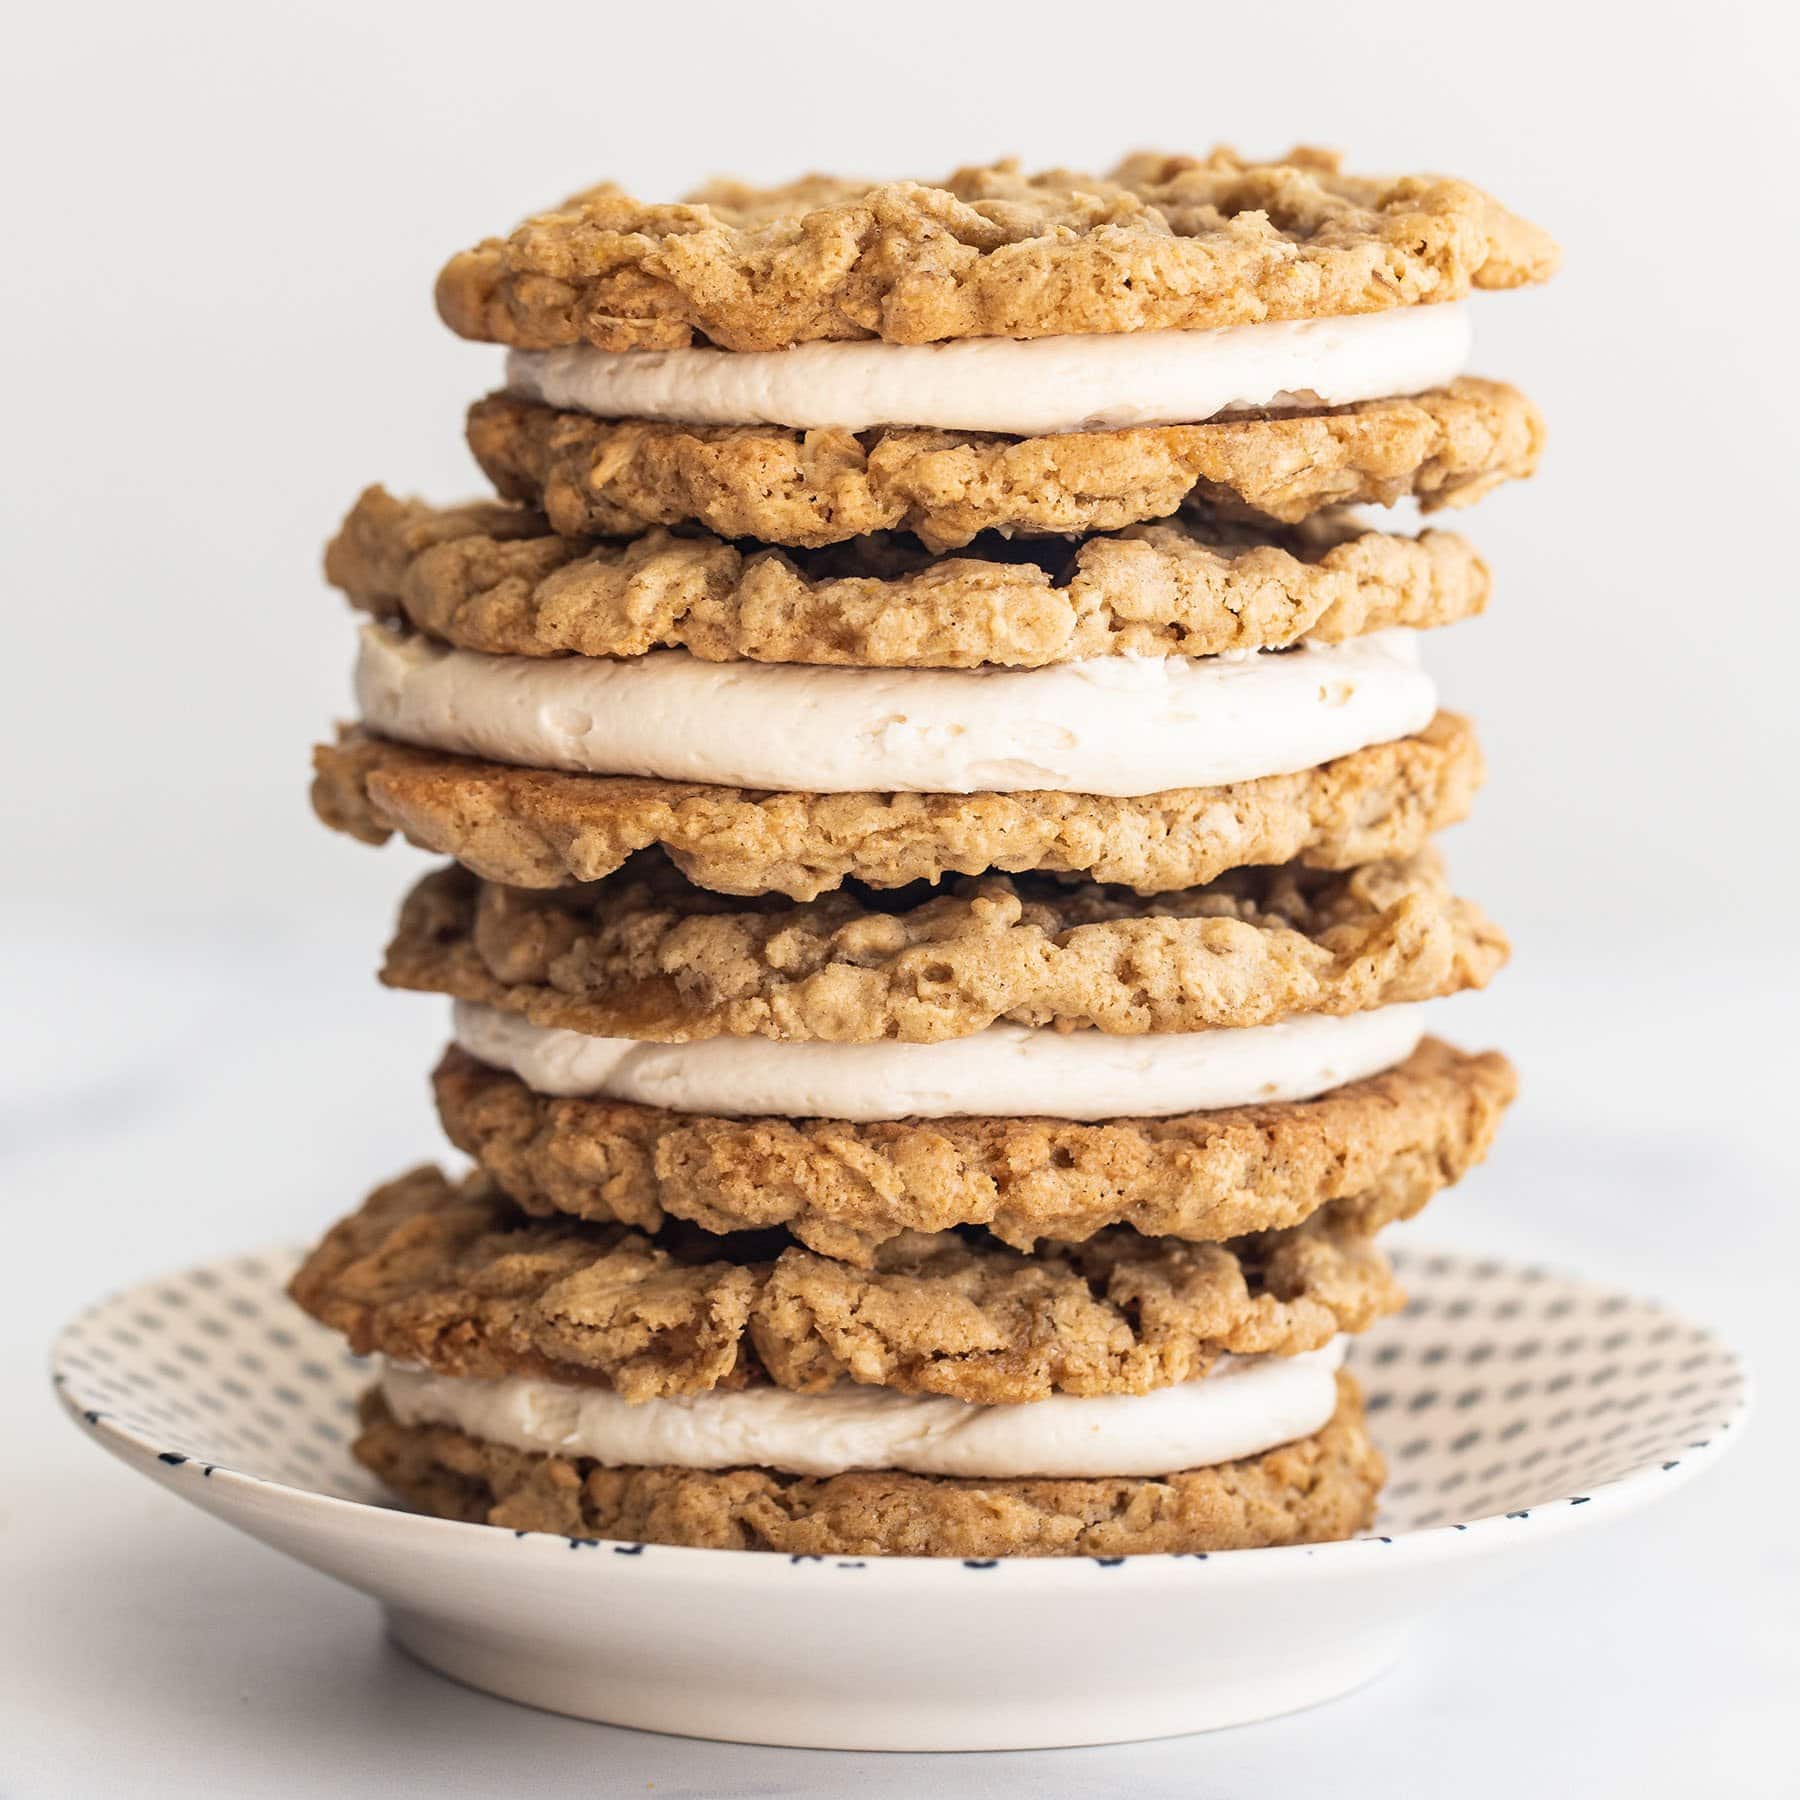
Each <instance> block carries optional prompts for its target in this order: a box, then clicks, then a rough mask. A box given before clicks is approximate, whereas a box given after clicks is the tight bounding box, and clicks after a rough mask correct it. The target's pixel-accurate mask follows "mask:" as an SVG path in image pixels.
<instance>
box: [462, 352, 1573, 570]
mask: <svg viewBox="0 0 1800 1800" xmlns="http://www.w3.org/2000/svg"><path fill="white" fill-rule="evenodd" d="M468 436H469V448H470V450H471V451H472V452H473V453H474V456H475V460H476V461H477V462H478V463H479V464H480V465H481V468H482V471H483V473H484V474H486V476H487V477H488V479H489V480H490V481H492V482H493V484H494V487H495V489H496V490H497V491H498V492H499V493H500V494H501V496H502V497H503V498H505V499H508V500H514V501H522V502H524V503H526V504H528V505H531V506H533V507H537V508H539V509H541V510H542V511H543V513H544V515H545V516H546V517H547V518H548V519H549V521H550V524H551V526H552V528H553V529H554V530H556V531H558V532H563V533H566V534H568V535H569V536H572V537H630V536H635V535H636V534H638V533H640V532H643V531H646V530H648V529H650V528H651V527H652V526H657V525H679V524H683V523H686V522H688V521H690V520H691V521H693V522H695V523H697V524H699V525H702V526H704V527H705V528H706V529H707V530H708V531H713V532H717V533H718V534H719V535H720V536H722V537H728V538H755V539H758V540H759V541H761V542H763V543H766V544H790V545H800V546H810V547H815V548H816V547H818V546H820V545H826V544H838V543H842V542H844V541H845V540H846V539H848V538H855V537H863V536H866V535H868V534H869V533H871V532H878V531H910V532H912V533H914V534H915V535H916V536H917V537H918V538H919V539H920V541H921V542H922V543H924V545H925V547H926V548H927V549H929V550H954V549H959V548H961V547H962V546H964V545H966V544H969V543H971V542H972V541H973V540H974V539H975V538H976V537H977V536H979V535H980V534H981V533H982V532H985V531H997V532H1001V533H1004V534H1006V535H1008V536H1013V535H1018V536H1026V537H1032V536H1042V535H1046V534H1048V535H1055V534H1063V535H1067V534H1071V533H1079V532H1092V531H1116V530H1119V529H1120V528H1122V527H1124V526H1126V525H1134V524H1137V523H1139V522H1141V521H1143V520H1147V519H1164V518H1168V517H1170V516H1171V515H1172V514H1174V513H1176V512H1178V511H1180V509H1181V507H1182V506H1183V505H1184V504H1186V503H1189V502H1192V501H1198V502H1204V503H1206V504H1209V505H1211V506H1213V507H1215V508H1218V509H1220V510H1222V511H1224V512H1225V513H1227V514H1228V515H1230V516H1234V517H1243V516H1246V515H1248V516H1252V517H1255V518H1259V519H1262V520H1264V521H1267V520H1277V521H1280V522H1282V523H1286V524H1293V523H1295V522H1297V521H1299V520H1302V519H1305V518H1307V517H1308V516H1309V515H1311V514H1313V513H1318V512H1324V511H1327V510H1330V509H1333V508H1337V507H1344V506H1356V505H1361V504H1364V503H1367V504H1379V505H1383V506H1389V505H1392V504H1393V503H1394V502H1395V501H1396V500H1402V499H1406V498H1407V497H1409V496H1411V497H1414V498H1416V499H1417V500H1418V502H1419V504H1420V506H1421V507H1422V508H1424V509H1425V510H1426V511H1428V512H1429V511H1433V510H1435V509H1436V508H1438V507H1443V506H1466V505H1468V504H1469V503H1470V502H1472V501H1474V500H1477V499H1479V498H1480V497H1481V496H1482V495H1483V494H1485V493H1487V492H1488V491H1489V490H1490V489H1491V488H1494V487H1496V486H1498V485H1499V484H1500V483H1501V482H1503V481H1509V480H1516V479H1519V478H1522V477H1524V476H1527V475H1530V474H1531V473H1532V472H1533V471H1534V470H1535V469H1536V467H1537V463H1538V457H1539V455H1540V453H1541V451H1542V449H1543V438H1544V422H1543V418H1542V415H1541V414H1540V413H1539V412H1538V410H1537V408H1536V407H1535V406H1534V405H1533V404H1532V403H1531V402H1530V401H1529V400H1527V399H1526V398H1525V396H1524V395H1523V394H1521V393H1520V392H1519V391H1518V389H1517V388H1512V387H1508V386H1507V385H1506V384H1505V383H1504V382H1498V381H1483V380H1480V379H1478V378H1476V377H1474V376H1463V377H1461V378H1459V379H1458V380H1456V381H1452V382H1449V383H1447V384H1446V385H1445V386H1443V387H1440V388H1431V389H1428V390H1427V391H1426V392H1424V393H1422V394H1415V395H1412V396H1411V397H1409V398H1404V399H1403V398H1394V399H1385V400H1363V401H1359V402H1357V403H1356V404H1355V405H1353V406H1340V407H1331V408H1326V409H1323V410H1320V411H1316V412H1300V413H1245V414H1241V415H1236V416H1226V417H1222V418H1218V419H1212V420H1209V421H1208V422H1206V423H1205V424H1201V425H1143V426H1138V427H1136V428H1134V429H1130V430H1124V431H1071V432H1062V433H1058V434H1056V435H1054V436H1048V437H1034V438H1012V437H999V436H995V435H993V434H991V433H985V432H956V431H927V430H921V429H916V428H913V427H910V426H885V427H881V428H878V429H876V430H873V431H865V432H860V433H858V432H849V431H827V430H820V431H795V430H789V429H787V428H786V427H783V426H776V425H684V424H673V423H667V422H661V421H653V420H645V419H597V418H592V417H590V416H589V415H587V414H585V413H577V412H562V411H558V410H556V409H555V408H552V407H548V406H541V405H539V404H538V403H537V402H536V401H532V400H519V399H514V398H513V397H512V396H511V395H508V394H490V395H489V396H488V397H487V398H486V399H485V400H478V401H476V403H475V404H474V406H473V407H471V408H470V409H469V419H468Z"/></svg>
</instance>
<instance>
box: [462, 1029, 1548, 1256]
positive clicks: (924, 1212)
mask: <svg viewBox="0 0 1800 1800" xmlns="http://www.w3.org/2000/svg"><path fill="white" fill-rule="evenodd" d="M432 1085H433V1089H434V1092H435V1094H436V1098H437V1107H438V1116H439V1118H440V1119H441V1120H442V1122H443V1126H444V1130H445V1133H446V1135H447V1136H448V1137H449V1139H450V1141H451V1142H452V1143H453V1144H455V1145H456V1147H457V1148H458V1149H459V1150H462V1151H465V1152H466V1153H467V1154H468V1155H470V1156H472V1157H474V1158H475V1160H476V1161H477V1162H478V1163H480V1164H481V1166H482V1167H483V1168H484V1169H485V1170H486V1171H487V1173H488V1175H489V1176H490V1177H491V1178H492V1179H493V1180H494V1182H495V1183H496V1184H497V1185H498V1186H499V1187H500V1188H502V1189H503V1190H504V1191H505V1193H506V1194H507V1195H508V1196H509V1197H510V1198H511V1199H512V1200H514V1201H515V1202H516V1203H517V1204H518V1205H519V1206H520V1207H522V1208H523V1209H524V1210H526V1211H528V1212H531V1213H534V1214H538V1215H542V1216H549V1215H554V1214H557V1213H567V1214H570V1215H573V1216H574V1217H577V1218H583V1219H592V1220H598V1221H615V1220H616V1221H619V1222H621V1223H624V1224H629V1225H635V1226H638V1227H640V1228H641V1229H644V1230H647V1231H654V1230H656V1229H657V1228H658V1227H659V1226H660V1225H661V1224H662V1222H663V1220H664V1218H665V1217H674V1218H678V1219H685V1220H688V1221H691V1222H692V1223H693V1224H696V1225H698V1226H700V1227H701V1229H702V1230H705V1231H713V1232H732V1231H745V1230H762V1229H768V1228H771V1227H782V1228H785V1229H786V1230H787V1231H789V1232H790V1233H792V1234H793V1236H795V1237H796V1238H798V1239H799V1240H800V1242H802V1243H803V1244H805V1245H806V1246H807V1247H808V1248H809V1249H813V1250H816V1251H818V1252H819V1254H820V1255H822V1256H832V1257H836V1258H838V1259H839V1260H840V1261H843V1262H849V1263H854V1264H856V1265H857V1266H859V1267H870V1266H872V1265H873V1261H874V1256H875V1252H876V1250H877V1249H878V1248H879V1246H880V1245H881V1244H883V1243H885V1242H886V1241H887V1240H888V1239H889V1238H892V1237H896V1236H898V1235H899V1234H900V1233H902V1232H906V1231H946V1230H949V1229H951V1228H952V1227H954V1226H958V1225H979V1226H982V1227H984V1228H985V1229H986V1230H987V1231H988V1232H990V1233H991V1234H992V1235H993V1236H994V1237H995V1238H997V1239H999V1240H1000V1241H1001V1242H1002V1243H1006V1244H1010V1245H1012V1246H1013V1247H1014V1248H1015V1249H1019V1250H1030V1249H1031V1248H1032V1247H1033V1246H1034V1245H1035V1244H1036V1243H1037V1242H1038V1240H1039V1239H1042V1238H1056V1239H1060V1240H1063V1241H1079V1240H1081V1239H1084V1238H1088V1237H1091V1236H1093V1235H1094V1233H1095V1232H1097V1231H1103V1230H1105V1229H1106V1228H1107V1227H1108V1226H1112V1225H1129V1226H1131V1227H1132V1228H1133V1229H1135V1230H1137V1231H1139V1232H1142V1233H1143V1234H1144V1235H1145V1236H1147V1237H1181V1238H1189V1239H1196V1240H1205V1241H1210V1240H1218V1239H1224V1238H1233V1237H1240V1236H1242V1235H1244V1234H1246V1233H1249V1232H1261V1231H1278V1230H1285V1229H1286V1228H1288V1227H1289V1226H1293V1225H1297V1224H1299V1223H1301V1221H1302V1220H1304V1219H1307V1218H1310V1217H1311V1216H1313V1215H1314V1214H1315V1213H1317V1212H1318V1211H1319V1210H1320V1209H1321V1208H1328V1209H1329V1210H1330V1214H1331V1218H1332V1221H1333V1222H1334V1223H1336V1224H1340V1225H1343V1226H1345V1227H1347V1228H1349V1229H1351V1230H1355V1231H1360V1232H1373V1231H1376V1230H1379V1229H1380V1228H1381V1227H1382V1226H1384V1225H1387V1224H1390V1223H1392V1222H1394V1221H1395V1220H1398V1219H1405V1218H1410V1217H1411V1216H1412V1215H1413V1214H1414V1213H1416V1212H1417V1211H1418V1210H1419V1208H1420V1207H1422V1206H1423V1205H1424V1204H1425V1202H1426V1201H1427V1200H1429V1199H1430V1198H1431V1197H1432V1196H1433V1195H1434V1194H1436V1193H1437V1192H1438V1191H1439V1190H1440V1189H1442V1188H1444V1187H1447V1186H1449V1185H1450V1184H1451V1183H1453V1182H1456V1181H1459V1180H1460V1179H1461V1178H1462V1177H1463V1175H1464V1174H1466V1173H1467V1172H1468V1170H1469V1169H1470V1168H1471V1167H1472V1166H1473V1165H1474V1164H1475V1163H1477V1162H1479V1161H1480V1160H1481V1159H1482V1157H1483V1156H1485V1155H1486V1154H1487V1149H1488V1145H1489V1144H1490V1143H1491V1142H1492V1139H1493V1135H1494V1131H1495V1129H1496V1127H1497V1126H1498V1124H1499V1121H1500V1115H1501V1113H1502V1112H1503V1111H1504V1110H1505V1109H1506V1107H1507V1105H1508V1104H1509V1103H1510V1102H1511V1100H1512V1097H1513V1093H1514V1091H1515V1087H1516V1081H1515V1078H1514V1075H1513V1071H1512V1066H1511V1065H1510V1064H1509V1063H1508V1062H1507V1060H1506V1058H1505V1057H1503V1056H1499V1055H1497V1054H1495V1053H1493V1052H1491V1051H1490V1052H1488V1053H1487V1054H1485V1055H1468V1054H1466V1053H1464V1052H1462V1051H1459V1050H1456V1049H1453V1048H1452V1047H1451V1046H1450V1045H1448V1044H1444V1043H1441V1042H1439V1041H1437V1040H1436V1039H1432V1038H1427V1039H1426V1040H1425V1041H1424V1043H1422V1044H1421V1045H1420V1046H1419V1048H1418V1049H1417V1050H1415V1051H1414V1052H1413V1054H1412V1055H1411V1056H1410V1057H1409V1058H1408V1059H1407V1060H1406V1061H1405V1062H1403V1063H1401V1064H1400V1065H1399V1066H1398V1067H1396V1068H1393V1069H1389V1070H1387V1071H1386V1072H1385V1073H1383V1074H1380V1075H1372V1076H1369V1077H1368V1078H1367V1079H1365V1080H1362V1081H1357V1082H1351V1083H1349V1084H1348V1085H1346V1086H1344V1087H1339V1088H1335V1089H1333V1090H1332V1091H1331V1092H1329V1093H1326V1094H1321V1095H1320V1096H1318V1097H1317V1098H1316V1099H1313V1100H1296V1101H1283V1102H1279V1103H1275V1104H1265V1105H1259V1106H1232V1107H1223V1108H1219V1109H1217V1110H1215V1111H1212V1112H1202V1113H1189V1114H1185V1115H1178V1116H1174V1117H1169V1118H1154V1119H1108V1120H1105V1121H1102V1122H1100V1123H1093V1124H1089V1123H1077V1122H1075V1121H1071V1120H1064V1119H1049V1118H979V1117H976V1118H948V1119H895V1120H882V1121H876V1122H872V1123H851V1122H849V1121H845V1120H841V1119H787V1118H773V1117H771V1118H742V1119H740V1118H713V1117H707V1116H704V1115H696V1114H691V1113H677V1112H668V1111H665V1110H664V1109H662V1108H660V1107H653V1106H641V1105H636V1104H633V1103H630V1102H626V1101H617V1100H606V1099H563V1098H551V1097H548V1096H545V1095H542V1094H536V1093H533V1092H532V1091H531V1089H530V1088H528V1087H527V1086H526V1085H525V1084H524V1082H522V1081H521V1080H519V1078H518V1077H517V1076H515V1075H513V1074H510V1073H508V1072H506V1071H503V1070H499V1069H493V1068H489V1067H488V1066H487V1065H486V1064H484V1063H481V1062H478V1061H476V1059H475V1058H474V1057H472V1056H469V1055H467V1054H466V1053H465V1052H463V1051H462V1050H459V1049H455V1048H452V1049H450V1050H448V1051H446V1052H445V1054H444V1057H443V1060H442V1061H441V1062H440V1063H439V1064H438V1067H437V1071H436V1073H435V1075H434V1076H433V1082H432Z"/></svg>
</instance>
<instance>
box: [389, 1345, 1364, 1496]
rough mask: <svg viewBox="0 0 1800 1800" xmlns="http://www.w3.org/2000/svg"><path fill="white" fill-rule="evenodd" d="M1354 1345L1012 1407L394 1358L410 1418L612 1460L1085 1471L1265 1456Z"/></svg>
mask: <svg viewBox="0 0 1800 1800" xmlns="http://www.w3.org/2000/svg"><path fill="white" fill-rule="evenodd" d="M1343 1357H1344V1341H1343V1339H1342V1338H1334V1339H1333V1340H1332V1341H1331V1342H1330V1343H1329V1344H1327V1345H1325V1346H1324V1348H1323V1349H1319V1350H1313V1351H1310V1352H1307V1353H1305V1354H1303V1355H1300V1356H1287V1357H1280V1356H1253V1357H1243V1358H1237V1357H1224V1358H1222V1359H1221V1360H1220V1361H1219V1362H1218V1363H1216V1364H1214V1366H1213V1368H1212V1370H1211V1371H1210V1372H1209V1373H1208V1374H1207V1375H1206V1376H1205V1377H1204V1378H1202V1379H1201V1380H1199V1381H1186V1382H1181V1383H1179V1384H1178V1385H1176V1386H1174V1387H1165V1388H1157V1389H1156V1390H1154V1391H1153V1392H1151V1393H1148V1394H1107V1395H1100V1396H1097V1397H1094V1398H1082V1397H1078V1396H1075V1395H1067V1394H1057V1395H1053V1396H1052V1397H1051V1398H1050V1399H1048V1400H1033V1401H1030V1402H1027V1403H1025V1404H1022V1405H1016V1406H972V1405H970V1404H969V1403H967V1402H966V1401H962V1400H951V1399H946V1398H944V1397H942V1396H940V1395H929V1396H925V1397H923V1398H919V1397H915V1396H912V1395H907V1394H897V1393H895V1392H893V1391H892V1390H891V1389H888V1388H878V1387H856V1386H851V1385H844V1386H840V1387H837V1388H833V1389H832V1390H831V1391H830V1392H829V1393H824V1394H795V1393H790V1392H789V1391H788V1390H787V1389H785V1388H777V1387H762V1388H748V1389H744V1390H742V1391H740V1392H736V1393H731V1392H723V1393H721V1392H718V1391H713V1392H709V1393H704V1394H692V1395H686V1396H682V1397H679V1398H673V1399H662V1400H644V1401H640V1402H638V1403H637V1404H635V1405H634V1404H632V1403H631V1402H630V1401H627V1400H622V1399H621V1398H620V1397H619V1396H618V1395H617V1394H615V1393H613V1392H612V1391H611V1390H610V1389H606V1388H589V1387H577V1386H575V1385H573V1384H570V1383H565V1382H555V1381H543V1380H539V1379H536V1378H533V1377H529V1376H511V1377H508V1378H506V1379H503V1380H499V1381H478V1380H474V1379H471V1378H469V1377H466V1376H448V1375H434V1374H431V1373H430V1372H429V1371H426V1370H421V1369H412V1368H403V1367H398V1366H395V1365H393V1364H389V1365H388V1366H387V1367H386V1369H385V1370H384V1372H383V1374H382V1377H381V1392H382V1396H383V1398H384V1399H385V1400H386V1401H387V1404H388V1408H389V1410H390V1411H391V1412H392V1413H393V1415H394V1417H395V1418H396V1419H397V1420H398V1421H399V1422H400V1423H401V1424H402V1425H448V1426H451V1427H452V1428H454V1429H455V1430H457V1431H462V1432H466V1433H467V1434H468V1435H469V1436H471V1437H478V1438H484V1439H486V1440H487V1441H489V1442H490V1443H499V1444H506V1445H510V1446H511V1447H512V1448H513V1449H515V1450H526V1451H538V1452H543V1453H546V1454H550V1455H560V1456H576V1457H588V1458H591V1459H592V1460H593V1461H595V1462H598V1463H602V1464H605V1465H607V1466H609V1467H613V1468H621V1467H634V1468H635V1467H653V1468H654V1467H674V1468H680V1469H739V1468H755V1469H780V1470H783V1471H785V1472H786V1473H788V1474H792V1475H841V1474H843V1473H844V1472H845V1471H847V1470H850V1469H897V1470H904V1471H906V1472H908V1473H910V1474H914V1475H965V1476H985V1477H987V1478H989V1479H993V1480H1000V1479H1005V1478H1008V1477H1015V1476H1032V1475H1038V1476H1049V1477H1065V1478H1081V1477H1085V1476H1106V1475H1167V1474H1171V1473H1173V1472H1174V1471H1176V1470H1178V1469H1201V1468H1206V1467H1209V1466H1210V1465H1212V1464H1214V1463H1222V1462H1234V1461H1236V1460H1237V1459H1238V1458H1239V1457H1243V1456H1259V1455H1261V1454H1262V1452H1263V1451H1265V1450H1273V1449H1274V1448H1275V1447H1276V1445H1278V1444H1286V1443H1291V1442H1292V1441H1293V1440H1294V1439H1295V1438H1300V1437H1307V1436H1309V1435H1310V1434H1311V1433H1313V1432H1315V1431H1317V1430H1319V1429H1320V1428H1321V1427H1322V1426H1323V1425H1324V1424H1325V1422H1326V1421H1327V1420H1328V1419H1329V1418H1330V1417H1331V1415H1332V1413H1333V1412H1334V1411H1335V1410H1336V1406H1337V1384H1336V1381H1335V1374H1336V1371H1337V1368H1338V1365H1339V1364H1340V1363H1341V1362H1342V1361H1343Z"/></svg>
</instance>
